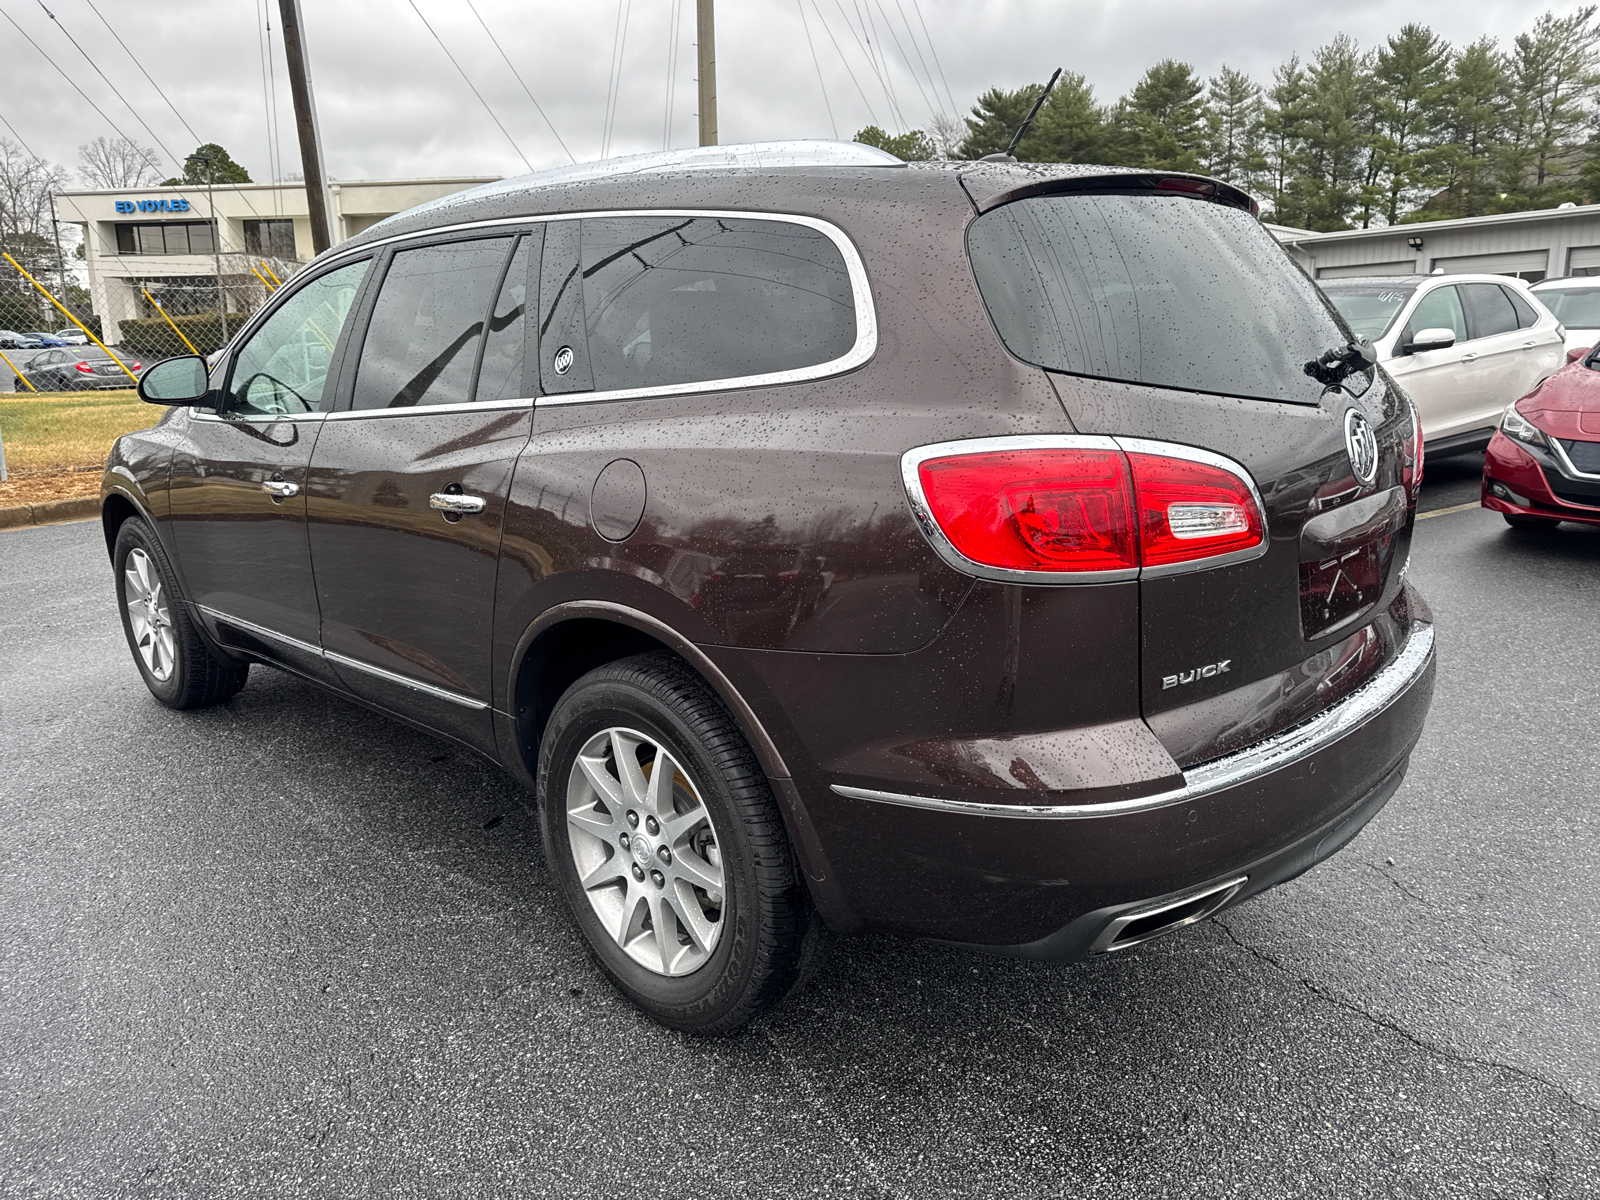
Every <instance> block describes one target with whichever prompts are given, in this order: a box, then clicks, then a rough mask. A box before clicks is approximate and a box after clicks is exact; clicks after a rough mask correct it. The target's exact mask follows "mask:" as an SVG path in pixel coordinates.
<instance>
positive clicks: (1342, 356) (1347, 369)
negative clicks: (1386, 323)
mask: <svg viewBox="0 0 1600 1200" xmlns="http://www.w3.org/2000/svg"><path fill="white" fill-rule="evenodd" d="M1377 361H1378V351H1377V349H1376V348H1375V347H1374V346H1373V344H1372V342H1371V341H1370V340H1369V339H1367V338H1360V339H1358V340H1356V341H1353V342H1346V343H1345V344H1344V345H1343V346H1335V347H1334V348H1333V349H1332V350H1325V351H1323V353H1322V356H1321V357H1320V358H1313V359H1312V360H1311V361H1310V362H1308V363H1306V366H1305V371H1306V374H1307V375H1309V376H1311V378H1313V379H1315V380H1316V381H1317V382H1318V383H1320V384H1322V385H1323V386H1324V387H1338V386H1339V385H1340V384H1341V383H1343V382H1344V381H1345V380H1346V379H1348V378H1349V377H1350V376H1351V375H1354V374H1355V373H1356V372H1357V371H1367V370H1370V369H1371V368H1372V366H1373V365H1374V364H1375V363H1376V362H1377Z"/></svg>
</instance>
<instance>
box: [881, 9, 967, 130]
mask: <svg viewBox="0 0 1600 1200" xmlns="http://www.w3.org/2000/svg"><path fill="white" fill-rule="evenodd" d="M895 2H896V3H899V0H895ZM911 7H912V8H913V9H915V10H916V14H917V21H918V22H919V23H920V24H921V25H922V36H923V37H924V38H925V39H926V40H927V43H928V53H930V54H932V55H933V65H934V66H936V67H938V68H939V82H940V83H942V84H944V94H945V99H947V100H949V101H950V111H951V112H953V113H955V115H956V116H957V118H959V117H960V116H961V108H960V106H959V105H958V104H956V98H955V96H954V95H952V94H951V92H950V81H949V80H948V79H946V78H945V77H944V64H943V63H941V62H940V61H939V47H937V46H935V45H934V44H933V35H932V34H931V33H929V32H928V21H927V18H925V17H924V16H923V15H922V3H921V0H911Z"/></svg>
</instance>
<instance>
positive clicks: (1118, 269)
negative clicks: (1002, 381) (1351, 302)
mask: <svg viewBox="0 0 1600 1200" xmlns="http://www.w3.org/2000/svg"><path fill="white" fill-rule="evenodd" d="M967 249H968V253H969V254H970V256H971V259H972V267H973V271H974V274H975V275H976V277H977V281H978V288H979V290H980V291H981V292H982V293H983V299H984V302H985V304H986V305H987V306H988V309H989V315H990V317H991V318H992V319H993V320H994V324H995V329H996V330H997V332H998V333H999V334H1000V338H1001V340H1002V341H1003V342H1004V343H1005V344H1006V347H1007V349H1009V350H1010V351H1011V353H1013V354H1015V355H1016V356H1017V357H1018V358H1021V359H1023V360H1025V361H1027V362H1031V363H1034V364H1036V365H1038V366H1041V367H1046V368H1048V369H1050V370H1056V371H1065V372H1070V373H1072V374H1077V375H1091V376H1097V377H1100V378H1105V379H1118V380H1127V381H1128V382H1131V383H1146V384H1155V385H1157V386H1160V387H1172V388H1183V389H1186V390H1191V391H1200V392H1214V393H1218V394H1222V395H1231V396H1246V397H1252V398H1257V399H1263V400H1287V401H1293V402H1297V403H1305V404H1315V403H1316V402H1317V401H1318V399H1319V398H1320V397H1321V395H1322V390H1323V389H1322V385H1321V384H1319V383H1317V382H1316V381H1315V380H1313V379H1311V378H1310V377H1309V376H1307V375H1306V374H1305V369H1304V368H1305V364H1306V363H1307V362H1308V361H1309V360H1311V359H1314V358H1317V357H1318V356H1320V355H1321V354H1322V353H1323V352H1324V351H1325V350H1329V349H1332V348H1334V347H1339V346H1343V345H1344V344H1345V343H1347V342H1348V341H1350V339H1351V334H1350V331H1349V329H1348V328H1347V327H1346V326H1345V325H1344V323H1343V321H1342V320H1341V319H1340V318H1339V317H1338V315H1337V314H1336V313H1335V312H1334V310H1333V308H1332V307H1331V306H1330V305H1329V304H1328V302H1327V300H1326V298H1325V297H1324V296H1323V295H1322V293H1321V292H1320V291H1319V289H1318V288H1317V286H1316V285H1315V284H1314V283H1313V282H1312V281H1311V280H1310V279H1309V278H1308V277H1307V276H1306V275H1305V273H1304V272H1302V271H1300V270H1299V269H1298V268H1297V267H1296V266H1295V265H1294V264H1293V263H1292V262H1291V261H1290V259H1289V257H1288V255H1287V254H1285V253H1284V251H1283V249H1282V248H1281V247H1280V246H1279V245H1278V244H1277V242H1276V241H1275V240H1274V239H1273V237H1272V235H1271V234H1270V233H1268V232H1267V231H1266V229H1264V228H1263V227H1262V225H1261V223H1260V222H1259V221H1257V220H1256V219H1255V218H1254V217H1252V216H1251V215H1250V214H1249V213H1247V212H1244V211H1243V210H1242V209H1236V208H1231V207H1228V206H1226V205H1222V204H1216V203H1212V202H1210V201H1206V200H1201V199H1196V198H1193V197H1188V196H1176V195H1175V196H1152V195H1149V194H1141V195H1118V194H1102V193H1093V194H1071V195H1057V196H1034V197H1029V198H1027V199H1024V200H1017V201H1013V202H1012V203H1010V204H1006V205H1003V206H1001V207H999V208H996V209H992V210H991V211H989V212H987V213H984V214H983V215H982V216H980V217H978V218H977V219H976V220H975V221H973V223H972V225H971V226H970V228H969V230H968V236H967Z"/></svg>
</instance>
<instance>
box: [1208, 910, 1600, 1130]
mask: <svg viewBox="0 0 1600 1200" xmlns="http://www.w3.org/2000/svg"><path fill="white" fill-rule="evenodd" d="M1211 923H1212V924H1213V925H1215V926H1216V927H1217V928H1218V929H1220V930H1222V932H1223V933H1224V934H1225V935H1227V938H1228V940H1229V941H1231V942H1232V943H1233V944H1234V945H1235V946H1237V947H1238V948H1239V949H1241V950H1243V951H1244V952H1245V953H1246V954H1249V955H1251V956H1252V957H1254V958H1256V959H1259V960H1260V961H1261V962H1264V963H1266V964H1267V965H1268V966H1269V967H1272V968H1274V969H1275V970H1277V971H1280V972H1282V973H1283V974H1285V975H1287V976H1288V977H1289V978H1291V979H1293V980H1294V981H1295V982H1297V983H1298V984H1300V986H1301V987H1303V988H1305V989H1306V991H1308V992H1310V993H1311V994H1312V995H1313V996H1315V997H1317V998H1318V999H1319V1000H1321V1001H1323V1002H1324V1003H1326V1004H1331V1005H1333V1006H1334V1007H1336V1008H1341V1009H1343V1010H1344V1011H1345V1012H1348V1013H1352V1014H1354V1015H1355V1016H1358V1017H1360V1018H1362V1019H1363V1020H1364V1021H1367V1022H1369V1023H1370V1024H1373V1025H1376V1026H1378V1027H1379V1028H1382V1029H1387V1030H1389V1031H1390V1032H1391V1033H1394V1034H1397V1035H1398V1036H1399V1037H1401V1038H1403V1039H1404V1040H1405V1041H1407V1042H1409V1043H1410V1044H1411V1045H1413V1046H1415V1047H1416V1048H1417V1049H1419V1050H1421V1051H1422V1052H1423V1053H1425V1054H1428V1055H1431V1056H1432V1057H1435V1058H1442V1059H1445V1060H1447V1061H1450V1062H1456V1063H1461V1064H1463V1065H1469V1066H1477V1067H1484V1068H1487V1069H1489V1070H1494V1071H1503V1072H1505V1073H1506V1074H1508V1075H1513V1076H1515V1077H1516V1078H1518V1079H1522V1080H1524V1081H1526V1082H1528V1083H1533V1084H1537V1085H1539V1086H1541V1087H1547V1088H1549V1089H1551V1090H1552V1091H1554V1092H1555V1093H1556V1094H1557V1095H1559V1096H1560V1097H1561V1098H1562V1099H1564V1100H1566V1101H1567V1102H1568V1103H1569V1104H1571V1105H1572V1106H1573V1107H1575V1108H1577V1109H1579V1110H1581V1111H1582V1112H1583V1113H1584V1114H1585V1115H1586V1116H1589V1117H1600V1108H1596V1107H1595V1106H1594V1105H1592V1104H1586V1103H1584V1102H1583V1101H1582V1100H1580V1099H1579V1098H1578V1097H1577V1096H1575V1095H1573V1094H1572V1093H1571V1092H1569V1091H1568V1090H1567V1089H1566V1088H1564V1087H1562V1086H1561V1085H1560V1084H1559V1083H1557V1082H1556V1081H1555V1080H1553V1079H1546V1078H1545V1077H1544V1076H1543V1075H1540V1074H1538V1073H1536V1072H1534V1071H1529V1070H1528V1069H1526V1068H1525V1067H1519V1066H1517V1065H1515V1064H1514V1063H1508V1062H1501V1061H1499V1060H1498V1059H1492V1058H1480V1057H1478V1056H1477V1055H1473V1054H1466V1053H1463V1052H1461V1051H1458V1050H1454V1049H1451V1048H1450V1047H1448V1046H1444V1045H1440V1044H1438V1043H1437V1042H1431V1041H1427V1040H1425V1039H1424V1038H1421V1037H1419V1036H1417V1035H1416V1034H1415V1033H1413V1032H1411V1030H1409V1029H1407V1028H1406V1027H1405V1026H1403V1025H1401V1024H1399V1023H1398V1022H1396V1021H1394V1020H1391V1019H1390V1018H1388V1017H1384V1016H1382V1015H1380V1014H1378V1013H1375V1012H1372V1011H1370V1010H1369V1009H1365V1008H1363V1007H1361V1005H1359V1004H1356V1003H1354V1002H1353V1001H1350V1000H1346V999H1345V998H1344V997H1342V996H1338V995H1335V994H1334V993H1333V992H1330V991H1329V990H1328V989H1327V988H1325V987H1323V986H1322V985H1321V984H1319V983H1317V981H1316V980H1314V979H1312V978H1310V977H1308V976H1305V975H1301V974H1299V973H1298V972H1296V971H1295V970H1293V969H1292V968H1291V967H1289V966H1287V965H1286V964H1285V963H1283V961H1282V960H1280V959H1278V958H1276V957H1274V956H1273V955H1271V954H1269V953H1268V952H1267V951H1265V950H1262V949H1260V948H1259V947H1256V946H1252V945H1251V944H1250V943H1249V942H1246V941H1245V940H1244V939H1243V938H1241V937H1240V936H1239V935H1238V934H1237V933H1235V932H1234V931H1233V929H1232V928H1231V927H1230V926H1228V925H1227V924H1225V923H1224V922H1223V921H1221V920H1220V919H1218V918H1215V917H1213V918H1212V922H1211Z"/></svg>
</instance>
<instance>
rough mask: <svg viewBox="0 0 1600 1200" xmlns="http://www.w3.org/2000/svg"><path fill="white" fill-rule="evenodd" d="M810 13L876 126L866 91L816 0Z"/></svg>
mask: <svg viewBox="0 0 1600 1200" xmlns="http://www.w3.org/2000/svg"><path fill="white" fill-rule="evenodd" d="M811 11H812V12H814V13H816V14H817V20H818V22H820V23H821V25H822V32H823V33H825V34H827V35H828V40H829V41H830V42H832V43H833V49H834V52H835V53H836V54H838V56H839V61H840V62H841V63H843V64H844V69H845V72H846V74H848V75H849V76H850V82H851V83H853V84H855V85H856V91H857V92H859V93H861V103H862V104H865V105H866V106H867V116H869V117H871V118H872V123H873V124H874V125H876V124H877V123H878V114H877V113H875V112H873V111H872V101H871V100H868V99H867V93H866V89H865V88H863V87H862V86H861V81H860V80H859V79H857V78H856V73H855V70H854V68H852V67H851V66H850V60H849V59H848V58H846V57H845V56H844V50H843V49H842V48H841V47H840V45H839V39H838V38H836V37H834V36H833V30H832V29H830V28H828V21H827V18H825V17H824V16H823V15H822V9H820V8H818V7H817V0H811ZM841 12H842V10H841ZM845 24H847V25H848V24H849V22H848V21H846V22H845Z"/></svg>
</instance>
